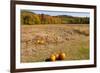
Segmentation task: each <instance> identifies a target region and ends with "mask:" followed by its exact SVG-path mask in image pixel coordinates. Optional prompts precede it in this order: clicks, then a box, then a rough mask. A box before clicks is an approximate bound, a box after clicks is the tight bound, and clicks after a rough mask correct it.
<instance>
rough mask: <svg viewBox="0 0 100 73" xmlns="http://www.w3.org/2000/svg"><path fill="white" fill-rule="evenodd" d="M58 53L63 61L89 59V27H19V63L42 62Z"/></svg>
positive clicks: (85, 25) (77, 25) (45, 25)
mask: <svg viewBox="0 0 100 73" xmlns="http://www.w3.org/2000/svg"><path fill="white" fill-rule="evenodd" d="M60 52H64V53H65V54H66V57H65V60H86V59H89V25H88V24H57V25H55V24H44V25H43V24H39V25H21V62H24V63H25V62H42V61H45V60H46V59H47V58H49V57H50V55H51V54H57V53H60Z"/></svg>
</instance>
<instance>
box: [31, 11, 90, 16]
mask: <svg viewBox="0 0 100 73" xmlns="http://www.w3.org/2000/svg"><path fill="white" fill-rule="evenodd" d="M31 12H34V13H36V14H47V15H51V16H57V15H69V16H74V17H90V13H88V12H67V11H44V10H32V11H31Z"/></svg>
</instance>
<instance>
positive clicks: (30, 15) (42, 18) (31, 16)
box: [21, 10, 89, 25]
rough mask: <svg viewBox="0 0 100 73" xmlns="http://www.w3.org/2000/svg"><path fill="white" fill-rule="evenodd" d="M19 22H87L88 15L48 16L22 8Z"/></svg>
mask: <svg viewBox="0 0 100 73" xmlns="http://www.w3.org/2000/svg"><path fill="white" fill-rule="evenodd" d="M21 24H22V25H34V24H89V17H73V16H69V15H58V16H50V15H47V14H36V13H34V12H30V11H25V10H22V11H21Z"/></svg>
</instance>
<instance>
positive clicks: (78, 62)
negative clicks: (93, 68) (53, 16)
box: [15, 4, 94, 69]
mask: <svg viewBox="0 0 100 73" xmlns="http://www.w3.org/2000/svg"><path fill="white" fill-rule="evenodd" d="M21 9H29V10H49V11H50V10H51V11H71V12H89V13H90V60H76V61H60V62H36V63H35V62H34V63H20V10H21ZM15 50H16V69H21V68H40V67H55V66H74V65H86V64H94V11H93V9H85V8H70V7H50V6H35V5H20V4H19V5H16V49H15Z"/></svg>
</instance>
